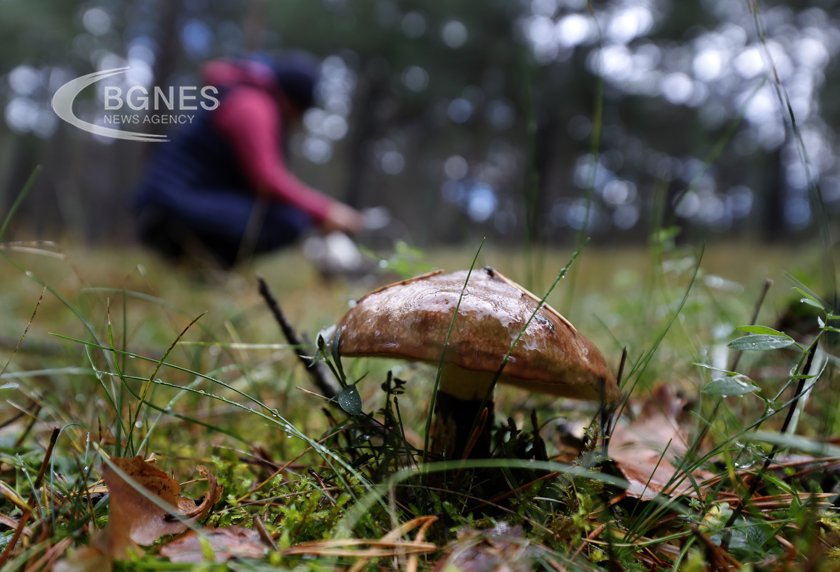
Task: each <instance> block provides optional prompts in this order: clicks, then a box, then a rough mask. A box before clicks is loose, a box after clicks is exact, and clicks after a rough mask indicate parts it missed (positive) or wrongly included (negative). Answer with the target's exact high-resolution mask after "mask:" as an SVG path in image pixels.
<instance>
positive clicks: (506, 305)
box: [337, 267, 619, 403]
mask: <svg viewBox="0 0 840 572" xmlns="http://www.w3.org/2000/svg"><path fill="white" fill-rule="evenodd" d="M467 274H468V271H466V270H462V271H459V272H453V273H451V274H444V273H442V272H441V271H438V272H431V273H429V274H423V275H420V276H416V277H414V278H410V279H408V280H403V281H401V282H395V283H393V284H390V285H387V286H384V287H382V288H379V289H378V290H374V291H373V292H370V293H369V294H367V295H365V296H364V297H362V298H361V299H359V300H358V302H357V303H356V305H355V306H354V307H353V308H351V309H350V310H349V311H348V312H347V314H345V315H344V317H343V318H342V319H341V320H340V321H339V323H338V324H337V335H339V339H338V349H339V353H340V354H341V355H342V356H368V357H390V358H397V359H408V360H417V361H424V362H431V363H435V364H436V363H439V362H440V360H441V353H442V352H443V350H444V341H445V340H446V337H447V332H448V331H449V328H450V324H451V322H452V315H453V312H454V311H455V307H456V306H458V317H457V319H456V320H455V323H454V325H453V326H452V332H451V334H450V337H449V343H448V345H447V347H446V354H445V355H444V356H443V362H444V364H445V365H446V366H455V367H454V368H451V367H449V368H448V369H450V370H468V371H470V372H482V373H486V374H489V375H488V376H485V377H486V379H488V380H492V378H493V375H494V374H495V373H496V371H497V370H498V369H499V367H500V366H501V364H502V361H503V359H504V357H505V355H506V354H507V352H508V350H509V349H510V347H511V345H512V344H513V343H514V341H515V340H516V338H517V336H518V335H519V333H520V331H522V329H523V328H524V327H525V324H526V323H528V319H529V318H531V315H532V314H534V311H535V310H536V309H537V307H538V306H539V303H540V299H539V298H538V297H537V296H535V295H534V294H532V293H531V292H529V291H528V290H526V289H524V288H523V287H521V286H520V285H518V284H516V283H515V282H513V281H511V280H509V279H508V278H505V277H504V276H503V275H502V274H500V273H499V272H498V271H496V270H494V269H492V268H489V267H487V268H482V269H480V270H478V269H477V270H473V271H472V273H471V274H470V277H469V282H468V283H467V285H466V287H464V283H465V282H466V280H467ZM462 291H463V297H461V293H462ZM459 298H460V299H461V301H460V305H458V300H459ZM499 383H506V384H510V385H515V386H518V387H522V388H524V389H529V390H532V391H540V392H543V393H547V394H551V395H557V396H564V397H573V398H579V399H591V400H600V399H602V398H603V399H604V400H605V401H606V402H607V403H612V402H615V401H616V400H617V399H618V397H619V389H618V385H617V383H616V380H615V376H614V375H613V374H612V372H610V370H609V368H608V367H607V364H606V362H605V360H604V357H603V356H602V355H601V352H600V351H598V349H597V348H596V347H595V346H594V345H593V344H592V342H591V341H589V340H588V339H587V338H585V337H584V336H583V335H582V334H580V333H579V332H578V331H577V329H576V328H575V327H574V326H573V325H572V324H571V322H569V321H568V320H567V319H566V318H564V317H563V316H562V315H560V313H558V312H557V311H556V310H555V309H553V308H552V307H551V306H549V305H547V304H544V305H543V306H542V307H541V308H540V309H539V311H537V313H536V314H535V315H534V317H533V319H532V320H531V322H530V323H529V324H528V328H527V329H526V330H525V331H524V332H523V333H522V337H521V338H520V339H519V341H518V342H517V343H516V346H515V347H514V348H513V351H512V352H511V353H510V357H509V358H508V362H507V364H506V365H505V367H504V370H503V372H502V375H501V377H500V378H499Z"/></svg>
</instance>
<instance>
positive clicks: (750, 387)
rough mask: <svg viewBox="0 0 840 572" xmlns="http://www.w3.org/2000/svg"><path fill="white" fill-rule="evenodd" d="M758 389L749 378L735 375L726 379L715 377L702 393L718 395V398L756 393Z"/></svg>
mask: <svg viewBox="0 0 840 572" xmlns="http://www.w3.org/2000/svg"><path fill="white" fill-rule="evenodd" d="M759 389H760V388H759V387H758V386H757V385H754V384H753V383H751V380H750V378H748V377H747V376H745V375H741V374H736V375H731V376H726V377H716V378H715V379H713V380H712V381H711V382H709V383H708V384H706V386H705V387H704V388H703V393H705V394H708V395H718V396H720V397H731V396H739V395H747V394H748V393H753V392H755V391H758V390H759Z"/></svg>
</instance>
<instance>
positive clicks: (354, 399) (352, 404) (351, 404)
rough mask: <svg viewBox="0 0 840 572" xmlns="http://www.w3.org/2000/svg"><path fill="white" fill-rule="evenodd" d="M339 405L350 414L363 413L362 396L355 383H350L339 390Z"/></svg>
mask: <svg viewBox="0 0 840 572" xmlns="http://www.w3.org/2000/svg"><path fill="white" fill-rule="evenodd" d="M336 399H337V400H338V405H339V407H341V408H342V409H343V410H344V412H345V413H347V414H348V415H361V413H362V396H361V395H359V390H358V389H356V386H355V385H348V386H347V387H345V388H344V389H342V390H341V391H339V392H338V395H336Z"/></svg>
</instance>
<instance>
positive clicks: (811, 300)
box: [793, 286, 825, 310]
mask: <svg viewBox="0 0 840 572" xmlns="http://www.w3.org/2000/svg"><path fill="white" fill-rule="evenodd" d="M793 289H794V290H796V292H797V294H799V295H800V296H802V298H800V299H799V301H800V302H802V303H803V304H807V305H808V306H813V307H814V308H819V309H820V310H825V306H823V304H822V302H820V301H819V300H818V299H817V298H816V297H814V296H813V295H811V294H809V293H808V292H806V291H805V290H803V289H802V288H797V287H796V286H794V287H793Z"/></svg>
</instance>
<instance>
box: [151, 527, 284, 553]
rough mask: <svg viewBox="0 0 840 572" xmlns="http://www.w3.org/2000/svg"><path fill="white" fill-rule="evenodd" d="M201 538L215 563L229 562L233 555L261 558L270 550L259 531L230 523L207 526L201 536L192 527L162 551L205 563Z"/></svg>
mask: <svg viewBox="0 0 840 572" xmlns="http://www.w3.org/2000/svg"><path fill="white" fill-rule="evenodd" d="M202 538H203V539H204V540H205V541H206V546H207V547H208V548H209V549H210V550H212V551H213V559H214V560H215V561H216V562H227V561H228V560H230V559H231V558H262V557H263V556H265V554H266V553H267V552H268V547H267V546H266V545H265V544H264V543H263V541H262V539H261V538H260V535H259V533H258V532H257V531H256V530H253V529H250V528H242V527H240V526H231V527H227V528H205V529H202V531H201V534H200V535H199V534H197V533H196V532H195V531H193V530H191V531H189V532H188V533H186V534H185V535H183V536H181V537H179V538H177V539H175V540H173V541H172V542H170V543H169V544H167V545H166V546H164V547H163V548H162V549H161V551H160V553H161V555H162V556H165V557H167V558H169V559H170V560H171V561H172V562H205V561H206V560H207V558H206V557H205V546H203V545H202V542H201V539H202Z"/></svg>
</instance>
